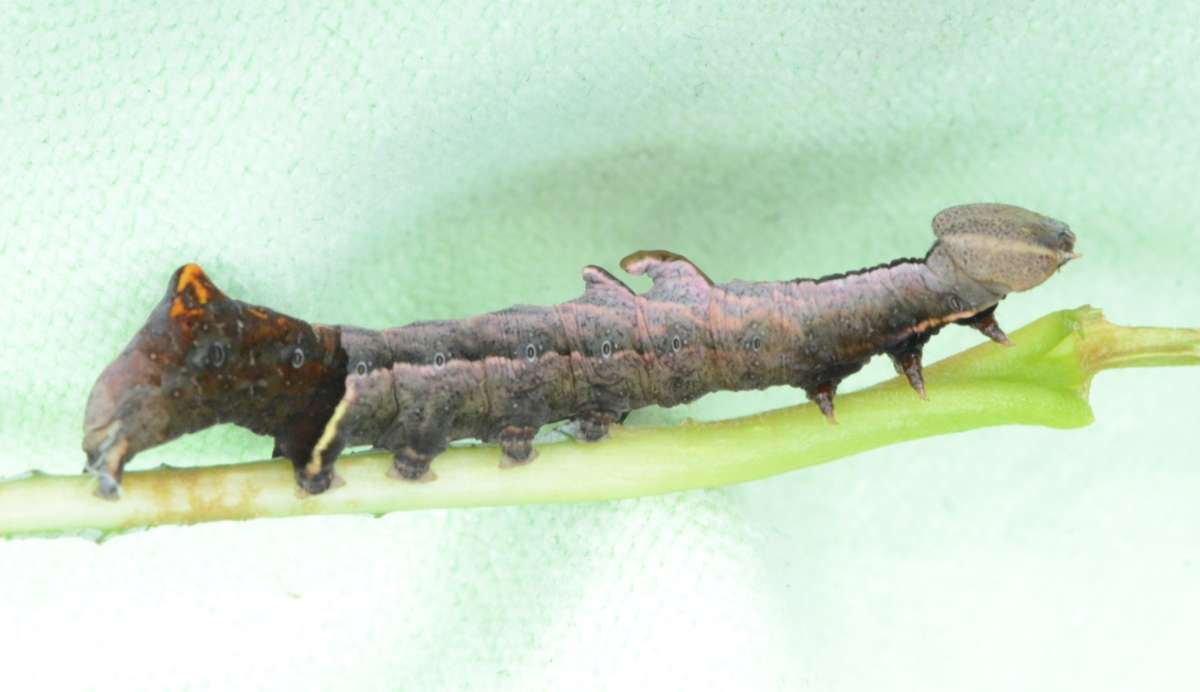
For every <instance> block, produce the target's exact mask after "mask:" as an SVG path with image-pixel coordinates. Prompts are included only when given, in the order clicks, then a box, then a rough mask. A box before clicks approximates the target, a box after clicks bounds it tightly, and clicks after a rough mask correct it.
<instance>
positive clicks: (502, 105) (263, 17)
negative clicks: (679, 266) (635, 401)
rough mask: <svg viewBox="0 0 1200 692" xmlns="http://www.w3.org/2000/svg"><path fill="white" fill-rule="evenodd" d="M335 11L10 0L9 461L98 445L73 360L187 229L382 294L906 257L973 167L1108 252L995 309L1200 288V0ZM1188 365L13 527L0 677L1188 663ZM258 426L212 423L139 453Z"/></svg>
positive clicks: (538, 291) (177, 259)
mask: <svg viewBox="0 0 1200 692" xmlns="http://www.w3.org/2000/svg"><path fill="white" fill-rule="evenodd" d="M337 5H338V6H337V7H336V8H325V9H321V8H317V7H315V6H314V5H313V4H310V3H302V2H292V1H277V2H269V3H239V2H212V3H187V2H176V3H171V2H164V3H160V4H157V5H156V4H152V3H112V4H110V3H90V2H85V3H53V4H51V3H15V4H6V6H5V7H4V9H3V10H2V15H0V17H2V18H0V80H2V81H0V83H2V84H3V89H2V90H0V133H2V136H0V174H2V175H3V183H2V184H0V277H2V283H0V301H2V308H0V333H2V334H3V335H4V336H3V343H4V346H5V348H4V349H3V357H2V358H0V450H2V451H0V474H11V473H17V472H20V471H23V470H26V469H28V468H31V467H33V468H40V469H44V470H48V471H54V472H61V473H72V472H76V471H77V470H78V469H79V468H80V465H81V464H82V462H83V455H82V453H81V452H80V451H79V449H78V447H79V440H80V432H79V429H80V423H81V419H82V415H83V406H84V402H85V398H86V395H87V392H88V389H89V388H90V386H91V384H92V381H93V380H94V378H95V376H96V375H97V374H98V373H99V371H100V369H101V368H102V367H103V366H104V364H105V363H107V362H108V361H109V360H110V359H111V358H112V357H113V356H114V355H115V354H116V353H117V352H118V351H119V350H120V348H121V347H122V346H123V345H124V344H125V343H126V341H127V340H128V338H129V337H130V335H131V334H132V333H133V331H134V330H135V329H136V328H137V326H138V325H139V324H140V323H141V322H142V320H143V319H144V317H145V315H146V314H147V312H148V311H149V309H150V308H151V307H152V305H153V304H154V303H155V301H157V300H158V298H159V297H160V295H161V293H162V291H163V290H164V287H165V283H166V280H167V278H168V277H169V276H170V274H171V272H172V270H174V269H175V267H177V266H178V265H179V264H181V263H183V262H185V261H191V260H194V261H198V262H200V263H201V264H202V266H204V267H205V268H206V269H207V270H208V271H209V273H210V275H211V276H212V277H213V278H214V280H215V281H216V282H217V284H218V285H219V286H221V287H223V288H224V289H226V290H227V291H228V292H229V293H230V294H231V295H234V296H237V297H239V298H242V299H245V300H250V301H254V302H259V303H262V304H266V305H270V306H272V307H274V308H277V309H279V310H283V311H286V312H290V313H292V314H296V315H299V316H303V317H306V318H308V319H312V320H318V321H324V322H349V323H358V324H363V325H369V326H376V327H382V326H387V325H394V324H399V323H403V322H407V321H411V320H415V319H423V318H435V317H454V316H464V315H468V314H472V313H476V312H480V311H484V310H490V309H496V308H500V307H504V306H506V305H508V304H510V303H514V302H554V301H558V300H562V299H566V298H569V297H571V296H574V295H576V294H577V293H578V292H579V291H580V290H581V289H582V283H581V281H580V280H579V269H580V268H581V267H582V266H583V265H584V264H587V263H599V264H601V265H603V266H606V267H608V268H610V269H612V270H614V271H617V269H616V262H617V260H618V259H619V258H620V257H622V256H623V255H624V254H626V253H627V252H630V251H632V250H635V249H639V248H646V247H666V248H671V249H674V250H677V251H679V252H682V253H684V254H687V255H688V256H690V257H692V258H693V259H694V260H695V261H696V262H697V263H698V264H699V265H700V266H701V267H702V268H704V269H705V270H706V271H707V272H708V273H709V274H710V275H712V276H713V277H714V278H716V279H718V280H728V279H731V278H734V277H742V278H785V277H793V276H802V275H807V276H814V275H820V274H824V273H828V272H833V271H839V270H844V269H849V268H854V267H859V266H863V265H867V264H873V263H876V262H880V261H885V260H889V259H892V258H894V257H897V256H905V255H919V254H922V253H924V251H925V250H926V249H927V248H928V246H929V243H930V241H931V235H930V232H929V230H928V220H929V218H930V217H931V216H932V215H933V214H934V213H935V212H936V211H937V210H939V209H940V208H942V207H944V206H947V205H949V204H953V203H959V202H967V201H990V200H997V201H1007V202H1012V203H1016V204H1021V205H1023V206H1027V207H1030V208H1033V209H1036V210H1039V211H1042V212H1044V213H1047V214H1050V215H1052V216H1055V217H1058V218H1061V219H1063V220H1065V221H1067V222H1068V223H1070V224H1071V225H1072V226H1073V228H1074V229H1075V231H1076V232H1077V234H1078V236H1079V239H1080V241H1079V249H1080V250H1081V251H1082V252H1083V253H1084V254H1085V255H1086V257H1085V259H1084V260H1082V261H1080V262H1078V263H1074V264H1072V265H1070V266H1069V267H1068V268H1067V269H1066V270H1065V271H1064V272H1062V273H1060V274H1059V275H1058V276H1057V277H1055V278H1054V279H1053V280H1051V281H1050V282H1049V283H1048V284H1046V285H1045V286H1043V287H1042V288H1039V289H1038V290H1036V291H1034V292H1031V293H1027V294H1021V295H1018V296H1014V297H1012V298H1011V299H1010V300H1008V301H1007V302H1005V303H1004V305H1003V306H1002V308H1001V310H1000V314H999V316H1000V319H1001V323H1002V324H1003V325H1005V326H1007V327H1008V328H1009V329H1014V328H1016V327H1017V326H1020V325H1022V324H1024V323H1025V322H1027V321H1029V320H1030V319H1032V318H1034V317H1036V316H1038V315H1040V314H1043V313H1045V312H1048V311H1050V310H1053V309H1058V308H1063V307H1074V306H1076V305H1079V304H1082V303H1085V302H1090V303H1092V304H1095V305H1099V306H1102V307H1104V308H1106V310H1107V312H1108V315H1109V317H1110V318H1112V319H1113V320H1114V321H1119V322H1125V323H1145V324H1191V325H1196V324H1198V323H1200V276H1198V272H1197V270H1196V266H1197V258H1198V256H1200V252H1198V251H1197V249H1196V247H1197V243H1198V242H1200V222H1198V220H1197V219H1198V217H1200V213H1198V212H1200V195H1197V191H1196V184H1197V180H1198V179H1200V113H1198V112H1197V108H1198V106H1197V104H1198V103H1200V70H1198V69H1197V65H1200V33H1198V27H1200V13H1198V12H1197V10H1196V6H1195V4H1194V3H1190V2H1179V3H1167V2H1163V3H1155V4H1154V8H1155V9H1153V10H1151V9H1149V8H1148V6H1146V5H1145V4H1144V3H1140V2H1113V3H1095V4H1094V6H1093V7H1091V8H1087V7H1085V6H1084V5H1085V4H1084V3H1076V2H1058V3H1024V2H1018V3H1004V4H1003V5H1002V6H1001V5H997V4H996V3H991V2H938V3H917V2H871V3H853V4H849V3H757V2H737V3H729V4H727V5H718V4H708V3H704V4H702V3H648V2H647V3H631V2H612V1H611V0H610V1H608V2H602V3H586V4H582V3H581V4H578V5H581V6H576V5H577V3H557V2H544V3H537V4H510V3H502V2H491V1H485V2H440V3H436V4H434V3H424V2H415V3H408V4H397V5H388V4H386V3H338V4H337ZM632 283H633V284H634V285H635V286H638V287H644V285H645V282H643V281H634V282H632ZM980 339H981V337H980V336H979V335H978V334H975V333H973V332H970V331H968V330H963V329H958V330H950V331H948V332H947V333H946V334H945V335H944V336H942V337H939V338H938V339H936V340H935V341H934V342H933V344H932V346H931V347H930V349H929V351H927V353H928V354H929V360H933V359H935V358H938V357H941V356H943V355H946V354H948V353H951V352H953V351H956V350H958V349H961V348H963V347H966V346H968V345H971V344H974V343H977V342H979V341H980ZM889 370H890V366H889V365H888V364H887V363H885V362H879V363H875V364H874V365H873V366H872V367H871V368H870V369H868V370H867V371H866V372H865V373H864V374H862V375H859V376H858V377H857V378H856V379H854V380H852V381H850V382H849V383H848V384H847V386H848V388H853V387H854V386H856V385H863V384H867V383H870V382H872V381H874V380H878V379H881V378H883V377H887V376H890V374H891V373H890V372H889ZM1198 389H1200V370H1191V371H1184V370H1175V371H1164V370H1159V371H1127V372H1117V373H1110V374H1106V375H1104V376H1102V377H1101V378H1100V379H1098V381H1097V382H1096V385H1095V387H1094V392H1093V399H1094V403H1095V408H1096V412H1097V416H1098V422H1097V423H1096V424H1095V425H1093V426H1092V427H1090V428H1087V429H1083V430H1079V431H1068V432H1062V431H1049V430H1040V429H1015V428H1013V429H997V430H990V431H980V432H974V433H970V434H965V435H960V436H954V437H949V438H943V439H937V440H930V441H925V442H921V443H915V444H908V445H904V446H899V447H894V448H891V449H887V450H882V451H878V452H875V453H871V454H867V455H863V456H861V457H858V458H855V459H850V460H844V461H841V462H838V463H835V464H831V465H828V466H825V467H821V468H817V469H813V470H808V471H804V472H799V473H794V474H790V475H788V476H784V477H779V478H774V479H770V480H767V481H762V482H758V483H753V484H749V485H746V486H742V487H735V488H728V489H723V490H720V491H713V492H697V493H687V494H681V495H676V496H668V497H661V498H652V499H645V500H636V501H626V502H618V503H610V504H595V505H577V506H558V507H520V508H511V509H494V510H475V511H464V510H458V511H447V512H437V511H435V512H421V513H410V514H400V515H391V516H388V517H385V518H381V519H374V518H367V517H340V518H328V519H325V518H314V519H296V520H271V521H256V522H247V523H229V524H214V525H206V526H198V527H193V528H161V529H154V530H151V531H146V532H142V533H136V534H130V535H126V536H123V537H119V538H116V539H114V540H111V541H108V542H106V543H104V544H102V545H96V544H94V543H90V542H86V541H84V540H79V539H59V540H23V541H8V542H3V543H0V633H2V635H3V646H0V671H2V672H0V676H3V677H2V678H0V684H2V685H3V686H4V687H5V688H6V689H28V688H31V687H33V686H35V685H36V686H41V687H48V686H54V685H58V686H69V687H73V688H80V687H97V688H109V689H122V690H135V689H163V688H166V687H177V688H190V689H205V688H230V687H240V688H249V687H274V688H284V687H287V688H291V689H319V688H329V687H344V688H361V689H395V688H407V689H430V688H473V689H535V688H559V687H565V686H567V685H570V686H572V687H575V688H601V687H604V688H609V689H614V688H620V687H634V686H647V687H651V688H684V687H687V688H705V687H712V688H718V687H721V688H729V687H734V686H737V687H743V688H755V689H771V688H776V689H816V690H855V689H876V690H877V689H947V690H962V689H980V690H987V689H997V690H1009V689H1034V690H1036V689H1044V690H1061V689H1158V690H1165V689H1195V686H1196V684H1197V682H1198V681H1197V672H1196V668H1195V664H1194V661H1195V643H1196V623H1197V622H1198V621H1200V548H1198V547H1197V546H1200V502H1197V498H1200V467H1198V466H1197V460H1196V453H1195V450H1196V445H1195V426H1196V422H1197V415H1196V412H1197V404H1196V401H1197V398H1196V397H1197V390H1198ZM799 398H800V397H799V396H798V395H797V394H796V393H795V392H791V391H783V390H778V391H774V390H773V391H769V392H765V393H748V394H738V395H715V396H712V397H709V398H706V399H704V400H702V401H700V402H698V403H697V404H695V405H693V406H691V407H688V408H681V409H673V410H670V411H649V412H642V413H639V414H637V415H635V416H634V417H633V418H632V419H631V423H634V424H638V423H641V424H645V423H648V422H669V421H677V420H680V419H682V418H683V417H685V416H689V415H690V416H694V417H698V418H713V417H727V416H732V415H736V414H740V413H745V412H749V411H755V410H761V409H764V408H768V407H773V406H779V405H784V404H788V403H792V402H795V401H797V400H799ZM914 405H917V404H916V400H915V398H914ZM896 415H903V411H897V414H896ZM269 450H270V443H269V441H267V440H265V439H262V438H255V437H252V436H250V435H249V434H247V433H244V432H242V431H238V430H233V429H214V430H210V431H207V432H205V433H203V434H200V435H195V436H192V437H190V438H187V439H185V440H181V441H179V442H177V443H174V444H172V445H169V446H166V447H163V448H160V449H158V450H156V451H154V452H153V453H148V454H145V455H142V456H140V457H139V458H138V459H137V461H136V463H135V468H145V467H148V466H152V465H155V464H157V463H161V462H164V461H170V462H172V463H216V462H227V461H230V460H237V459H254V458H261V457H263V456H264V455H265V454H266V453H267V452H269Z"/></svg>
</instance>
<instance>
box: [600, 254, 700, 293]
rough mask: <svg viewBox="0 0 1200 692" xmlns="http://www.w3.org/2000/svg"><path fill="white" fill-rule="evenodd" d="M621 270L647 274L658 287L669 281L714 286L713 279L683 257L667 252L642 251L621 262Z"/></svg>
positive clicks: (634, 273) (635, 273)
mask: <svg viewBox="0 0 1200 692" xmlns="http://www.w3.org/2000/svg"><path fill="white" fill-rule="evenodd" d="M621 268H622V269H624V270H625V271H627V272H629V273H630V274H633V275H635V276H636V275H638V274H645V275H646V276H649V277H650V278H651V279H652V280H653V281H654V284H655V285H656V286H657V285H658V284H660V283H665V282H668V281H683V282H688V283H691V282H697V281H699V282H702V283H704V284H705V285H706V286H712V285H713V282H712V279H709V278H708V276H707V275H706V274H705V273H704V272H702V271H700V268H699V267H697V266H696V265H694V264H692V262H691V260H689V259H688V258H686V257H684V256H683V255H677V254H675V253H674V252H669V251H667V250H642V251H640V252H635V253H633V254H632V255H630V256H628V257H626V258H625V259H623V260H621Z"/></svg>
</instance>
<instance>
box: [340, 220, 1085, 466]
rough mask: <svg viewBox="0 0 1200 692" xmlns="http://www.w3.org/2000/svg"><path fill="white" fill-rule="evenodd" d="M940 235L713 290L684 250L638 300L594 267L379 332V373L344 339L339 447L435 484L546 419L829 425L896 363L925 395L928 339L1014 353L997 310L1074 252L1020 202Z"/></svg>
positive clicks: (515, 448)
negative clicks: (873, 373) (372, 450)
mask: <svg viewBox="0 0 1200 692" xmlns="http://www.w3.org/2000/svg"><path fill="white" fill-rule="evenodd" d="M933 225H934V229H935V233H936V235H937V236H938V241H937V242H936V243H935V244H934V246H933V248H932V249H931V250H930V251H929V253H928V254H927V255H926V256H925V258H923V259H909V260H899V261H896V262H892V263H891V264H887V265H881V266H877V267H873V268H870V269H865V270H861V271H857V272H850V273H848V274H844V275H838V276H829V277H824V278H822V279H817V280H810V279H797V280H795V281H786V282H741V281H735V282H732V283H728V284H714V283H713V282H712V281H711V280H710V279H709V278H708V277H707V276H706V275H705V274H704V273H703V272H702V271H700V270H699V269H698V268H696V267H695V265H693V264H692V263H691V262H689V261H688V260H687V259H686V258H684V257H682V256H680V255H676V254H674V253H670V252H666V251H662V250H656V251H647V252H639V253H636V254H633V255H630V256H629V257H627V258H625V260H623V261H622V262H621V266H622V268H624V269H625V270H626V271H628V272H629V273H631V274H645V275H647V276H649V277H650V278H651V279H652V280H653V282H654V283H653V286H652V287H651V288H650V290H649V291H648V292H646V293H645V294H642V295H636V294H634V293H633V291H631V290H630V289H629V288H628V287H627V286H626V285H625V284H623V283H621V282H620V281H619V280H617V279H616V278H614V277H613V276H612V275H610V274H608V273H607V272H605V271H604V270H602V269H599V268H597V267H587V268H586V269H585V270H584V273H583V278H584V282H585V290H584V293H583V295H582V296H580V297H579V298H577V299H575V300H573V301H570V302H568V303H563V304H561V305H557V306H552V307H534V306H519V307H515V308H510V309H508V310H504V311H501V312H497V313H491V314H488V315H481V316H478V317H472V318H469V319H466V320H459V321H446V322H427V323H420V324H416V325H410V326H408V327H400V328H398V329H390V330H387V331H385V332H383V334H382V336H380V337H374V336H373V337H370V338H371V339H372V340H375V341H374V342H373V343H375V345H374V346H372V347H371V348H370V349H368V350H370V352H371V353H373V354H375V355H374V356H373V359H374V360H372V361H369V362H367V363H366V365H364V366H363V367H361V368H358V370H357V371H356V370H355V367H354V363H355V362H356V357H355V355H354V354H355V353H356V351H357V350H358V348H357V347H356V346H355V345H354V344H353V343H351V342H347V345H346V348H347V351H348V352H349V353H350V354H351V355H350V362H351V373H352V374H351V377H350V378H349V380H348V382H347V402H348V405H347V407H346V410H345V415H343V416H341V417H340V418H339V419H337V420H335V421H333V422H332V423H331V429H332V430H333V431H334V432H335V433H336V434H335V435H331V436H330V438H331V439H336V440H338V441H339V443H346V444H351V445H359V444H370V445H374V446H376V447H382V448H386V449H390V450H392V451H393V452H394V453H395V454H396V464H397V469H398V470H399V475H401V476H402V477H406V478H408V477H415V478H427V477H428V475H427V474H428V473H429V464H430V462H432V460H433V459H434V458H435V457H436V456H437V455H438V454H439V453H441V452H442V451H443V450H444V449H445V448H446V445H447V444H448V443H449V441H450V440H454V439H461V438H479V439H482V440H485V441H498V442H500V445H501V449H502V454H503V455H504V460H505V461H504V462H503V463H504V464H505V465H510V464H514V463H524V462H525V461H526V460H527V459H528V457H529V450H530V449H531V448H530V446H529V440H531V439H532V437H533V434H534V432H536V430H537V428H538V426H541V425H543V424H545V423H550V422H553V421H557V420H564V419H573V420H575V421H577V424H578V430H579V435H580V437H581V438H582V439H585V440H589V441H590V440H596V439H600V438H601V437H603V436H604V435H605V433H606V432H607V429H608V426H609V425H610V424H611V423H612V422H614V421H617V420H620V419H621V418H622V417H623V416H624V414H625V413H627V412H628V411H630V410H632V409H637V408H641V407H643V406H648V405H650V404H657V405H660V406H674V405H676V404H681V403H685V402H688V401H692V400H694V399H696V398H697V397H700V396H702V395H704V394H706V393H708V392H712V391H716V390H744V389H759V388H763V387H769V386H772V385H779V384H787V385H792V386H794V387H798V388H800V389H803V390H804V391H805V392H806V393H807V395H808V396H809V398H810V399H812V400H813V401H815V402H816V403H817V405H818V407H819V408H820V410H821V411H822V412H823V413H824V414H825V415H826V416H827V417H828V418H829V419H830V421H834V420H835V419H834V408H833V398H834V395H835V393H836V391H837V387H838V385H839V383H840V382H841V381H842V380H843V379H844V378H845V377H847V376H848V375H850V374H853V373H854V372H857V371H858V370H859V369H861V368H862V367H863V365H865V364H866V362H867V361H868V360H869V359H870V358H871V357H873V356H875V355H879V354H884V353H886V354H887V355H889V356H890V357H891V358H892V360H893V362H894V363H895V364H896V368H897V370H898V372H900V373H901V374H903V375H905V377H906V378H907V379H908V381H909V383H910V384H911V385H912V387H913V389H914V390H915V391H916V392H917V394H918V395H919V396H922V397H924V396H925V383H924V378H923V375H922V372H921V350H922V348H923V346H924V344H925V342H926V341H928V340H929V338H930V337H931V336H933V335H934V334H936V333H937V331H938V330H939V329H941V328H942V327H943V326H945V325H946V324H951V323H961V324H966V325H969V326H973V327H975V328H977V329H979V330H980V331H982V332H983V333H985V334H987V335H988V336H989V337H991V338H993V339H996V340H998V341H1001V340H1004V338H1005V337H1004V336H1003V332H1002V331H1000V329H999V327H998V326H997V325H996V323H995V320H994V318H993V316H992V313H993V311H994V310H995V307H996V305H997V303H999V301H1000V300H1001V299H1003V298H1004V296H1005V295H1006V294H1007V293H1008V292H1010V291H1017V290H1026V289H1028V288H1032V287H1033V286H1035V285H1037V284H1039V283H1041V282H1042V281H1044V280H1045V279H1047V278H1049V277H1050V276H1051V275H1052V274H1053V273H1054V272H1055V271H1056V270H1057V269H1058V268H1059V267H1060V266H1062V265H1063V264H1065V263H1066V262H1067V261H1069V260H1070V259H1072V258H1074V257H1075V254H1074V252H1073V248H1074V241H1075V237H1074V235H1073V234H1072V233H1071V232H1070V230H1069V229H1068V228H1067V226H1066V225H1065V224H1062V223H1061V222H1059V221H1055V220H1054V219H1050V218H1048V217H1045V216H1041V215H1039V214H1035V213H1033V212H1030V211H1027V210H1025V209H1021V208H1019V207H1013V206H1008V205H999V204H976V205H964V206H960V207H953V208H951V209H947V210H945V211H943V212H941V213H940V214H938V216H937V217H936V218H935V219H934V223H933ZM349 336H353V335H349ZM380 340H381V341H382V342H383V344H385V345H380V344H379V341H380ZM384 353H390V354H391V356H392V361H391V363H390V364H389V365H385V366H384V367H379V365H380V364H381V361H380V357H381V356H380V355H378V354H384ZM355 372H361V373H363V374H361V375H359V374H354V373H355Z"/></svg>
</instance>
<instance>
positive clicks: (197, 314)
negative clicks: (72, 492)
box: [83, 264, 346, 498]
mask: <svg viewBox="0 0 1200 692" xmlns="http://www.w3.org/2000/svg"><path fill="white" fill-rule="evenodd" d="M339 341H340V335H339V333H338V330H337V329H332V328H328V327H320V326H317V327H314V326H312V325H309V324H308V323H306V322H303V321H301V320H297V319H294V318H291V317H288V316H286V315H281V314H279V313H276V312H274V311H271V310H268V309H266V308H260V307H256V306H253V305H247V304H245V303H242V302H240V301H237V300H233V299H231V298H229V297H227V296H226V295H225V294H224V293H222V292H221V291H220V289H218V288H217V287H216V286H215V285H213V283H212V281H210V280H209V278H208V277H207V276H205V274H204V272H203V271H202V270H201V269H200V267H198V266H196V265H194V264H189V265H185V266H183V267H180V268H179V269H178V270H177V271H176V272H175V274H174V275H173V276H172V277H171V280H170V281H169V282H168V285H167V292H166V295H165V296H163V299H162V301H161V302H160V303H159V304H158V306H157V307H155V309H154V311H153V312H151V313H150V316H149V318H147V320H146V324H145V325H143V326H142V328H141V329H140V330H139V331H138V333H137V334H136V335H134V337H133V340H132V341H130V343H129V345H128V346H126V347H125V350H124V351H122V352H121V355H119V356H118V357H117V359H116V360H115V361H113V362H112V363H111V364H110V365H109V366H108V367H107V368H105V369H104V372H103V373H101V375H100V378H99V379H98V380H97V381H96V384H95V386H94V387H93V388H92V393H91V396H90V397H89V398H88V405H87V413H86V415H85V417H84V423H83V430H84V438H83V450H84V452H85V453H86V454H87V469H88V470H89V471H91V472H93V473H94V474H96V476H97V477H98V478H99V480H100V485H99V493H100V495H101V496H103V497H108V498H112V497H115V496H116V495H117V493H118V490H119V483H120V479H121V473H122V471H123V469H124V467H125V464H126V463H127V462H128V461H129V460H130V459H131V458H132V457H133V456H134V455H135V454H137V453H138V452H140V451H142V450H144V449H148V448H150V447H154V446H156V445H160V444H162V443H164V442H167V441H169V440H172V439H174V438H176V437H179V436H180V435H183V434H185V433H189V432H195V431H197V430H201V429H204V428H207V427H209V426H211V425H214V424H216V423H224V422H229V423H235V424H237V425H241V426H243V427H246V428H249V429H250V430H252V431H254V432H256V433H258V434H260V435H272V436H274V437H275V438H276V447H277V449H278V450H279V451H280V452H281V453H283V455H285V456H288V457H290V458H292V459H293V461H295V462H297V463H298V464H303V463H307V462H308V461H309V457H310V454H311V450H312V446H313V445H314V444H315V443H316V441H317V438H318V437H319V436H320V434H321V431H322V428H323V427H324V423H325V421H326V420H328V418H329V416H330V414H331V413H332V411H333V407H334V405H336V403H337V401H338V399H340V398H341V396H342V393H343V391H344V386H345V385H344V383H345V374H346V372H345V353H344V352H343V351H341V349H340V347H339ZM334 455H336V452H335V453H334ZM322 480H325V479H322ZM322 489H323V488H322Z"/></svg>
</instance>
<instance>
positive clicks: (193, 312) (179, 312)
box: [170, 296, 204, 320]
mask: <svg viewBox="0 0 1200 692" xmlns="http://www.w3.org/2000/svg"><path fill="white" fill-rule="evenodd" d="M170 314H171V319H173V320H178V319H179V318H181V317H199V316H200V315H203V314H204V310H203V309H201V308H189V307H188V306H187V303H184V302H183V296H175V300H173V301H171V313H170Z"/></svg>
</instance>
